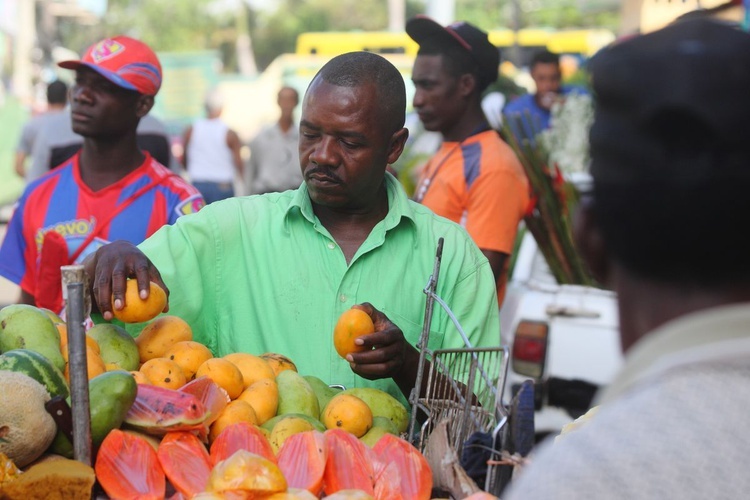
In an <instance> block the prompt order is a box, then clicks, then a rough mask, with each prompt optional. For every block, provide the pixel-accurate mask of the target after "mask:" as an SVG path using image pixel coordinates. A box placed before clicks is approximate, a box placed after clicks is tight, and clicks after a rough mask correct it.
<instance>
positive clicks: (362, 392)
mask: <svg viewBox="0 0 750 500" xmlns="http://www.w3.org/2000/svg"><path fill="white" fill-rule="evenodd" d="M341 394H351V395H352V396H357V397H358V398H359V399H361V400H362V401H364V402H365V403H367V406H369V407H370V410H372V416H373V419H374V418H375V417H385V418H387V419H389V420H390V421H391V422H393V424H394V425H395V426H396V429H398V433H401V432H406V428H407V427H408V426H409V412H408V411H407V410H406V408H404V405H402V404H401V403H400V402H399V400H398V399H396V398H394V397H393V396H391V395H390V394H388V393H387V392H385V391H381V390H380V389H375V388H372V387H352V388H351V389H347V390H345V391H343V392H342V393H341Z"/></svg>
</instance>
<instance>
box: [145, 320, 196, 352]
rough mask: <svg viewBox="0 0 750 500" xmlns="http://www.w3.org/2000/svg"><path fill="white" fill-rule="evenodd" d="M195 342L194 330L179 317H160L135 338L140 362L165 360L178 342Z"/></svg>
mask: <svg viewBox="0 0 750 500" xmlns="http://www.w3.org/2000/svg"><path fill="white" fill-rule="evenodd" d="M184 340H193V330H192V329H191V328H190V325H188V324H187V323H186V322H185V320H183V319H182V318H178V317H177V316H170V315H165V316H159V317H158V318H156V319H155V320H153V321H152V322H151V323H149V324H148V325H146V326H145V327H144V328H143V330H141V333H140V335H138V336H137V337H136V338H135V343H136V345H137V346H138V355H139V357H140V362H141V363H145V362H146V361H148V360H149V359H154V358H163V357H164V356H165V355H166V353H167V351H168V350H169V348H170V347H172V346H173V345H175V344H176V343H177V342H182V341H184Z"/></svg>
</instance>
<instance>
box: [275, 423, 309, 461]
mask: <svg viewBox="0 0 750 500" xmlns="http://www.w3.org/2000/svg"><path fill="white" fill-rule="evenodd" d="M314 429H315V427H314V426H313V425H312V424H311V423H310V422H308V421H307V420H305V419H304V418H300V417H293V416H289V417H284V418H282V419H281V420H279V421H278V422H276V425H274V426H273V430H272V431H271V437H270V438H269V439H268V441H269V442H270V443H271V447H272V448H273V451H274V453H278V452H279V450H280V449H281V445H283V444H284V441H286V439H287V438H288V437H289V436H293V435H294V434H297V433H298V432H305V431H312V430H314Z"/></svg>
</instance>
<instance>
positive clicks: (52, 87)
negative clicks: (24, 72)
mask: <svg viewBox="0 0 750 500" xmlns="http://www.w3.org/2000/svg"><path fill="white" fill-rule="evenodd" d="M47 102H48V103H49V104H65V103H66V102H68V86H67V85H66V84H65V82H63V81H62V80H55V81H53V82H51V83H50V84H49V85H47Z"/></svg>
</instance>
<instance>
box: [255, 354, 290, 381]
mask: <svg viewBox="0 0 750 500" xmlns="http://www.w3.org/2000/svg"><path fill="white" fill-rule="evenodd" d="M260 357H261V358H263V359H265V360H266V363H268V364H269V365H270V366H271V369H272V370H273V373H274V376H276V375H278V374H279V373H281V372H283V371H284V370H292V371H295V372H296V371H297V365H295V364H294V362H293V361H292V360H291V359H289V358H287V357H286V356H284V355H283V354H277V353H275V352H266V353H263V354H261V355H260Z"/></svg>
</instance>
